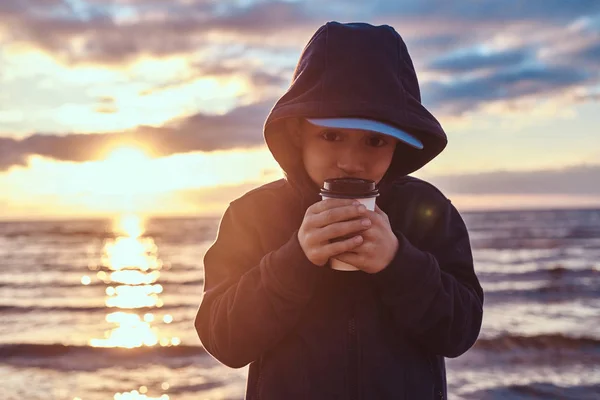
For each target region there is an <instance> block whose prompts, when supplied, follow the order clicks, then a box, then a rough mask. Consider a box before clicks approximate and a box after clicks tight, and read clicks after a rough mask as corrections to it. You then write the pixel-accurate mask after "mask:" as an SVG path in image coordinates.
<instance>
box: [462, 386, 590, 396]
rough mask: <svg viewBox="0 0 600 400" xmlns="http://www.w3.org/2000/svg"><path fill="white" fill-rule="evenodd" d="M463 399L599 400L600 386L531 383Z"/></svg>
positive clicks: (487, 390)
mask: <svg viewBox="0 0 600 400" xmlns="http://www.w3.org/2000/svg"><path fill="white" fill-rule="evenodd" d="M461 398H462V399H465V400H471V399H473V400H482V399H488V400H492V399H513V400H525V399H530V400H534V399H543V400H545V399H561V400H597V399H599V398H600V385H575V386H567V387H565V386H559V385H555V384H553V383H550V382H531V383H529V384H527V385H510V386H498V387H494V388H489V389H483V390H478V391H476V392H471V393H468V394H465V393H461Z"/></svg>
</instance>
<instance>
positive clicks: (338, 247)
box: [320, 235, 363, 259]
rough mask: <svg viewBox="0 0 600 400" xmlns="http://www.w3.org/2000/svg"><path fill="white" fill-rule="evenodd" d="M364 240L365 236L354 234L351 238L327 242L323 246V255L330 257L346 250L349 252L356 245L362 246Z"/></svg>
mask: <svg viewBox="0 0 600 400" xmlns="http://www.w3.org/2000/svg"><path fill="white" fill-rule="evenodd" d="M362 242H363V238H362V236H360V235H356V236H353V237H351V238H349V239H346V240H342V241H341V242H334V243H329V244H326V245H325V246H323V247H321V249H320V251H321V253H322V254H321V255H322V256H323V258H326V259H329V258H331V257H334V256H337V255H338V254H342V253H345V252H349V251H351V250H353V249H355V248H356V247H358V246H360V245H361V243H362Z"/></svg>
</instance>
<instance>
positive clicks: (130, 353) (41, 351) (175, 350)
mask: <svg viewBox="0 0 600 400" xmlns="http://www.w3.org/2000/svg"><path fill="white" fill-rule="evenodd" d="M199 354H206V351H205V350H204V348H203V347H201V346H186V345H179V346H164V347H163V346H143V347H134V348H131V349H129V348H121V347H93V346H76V345H64V344H60V343H53V344H41V343H12V344H2V345H0V359H8V358H14V357H35V358H43V357H62V356H77V357H79V356H85V357H88V356H89V357H94V356H98V357H111V358H121V357H123V358H135V357H147V356H159V357H187V356H195V355H199Z"/></svg>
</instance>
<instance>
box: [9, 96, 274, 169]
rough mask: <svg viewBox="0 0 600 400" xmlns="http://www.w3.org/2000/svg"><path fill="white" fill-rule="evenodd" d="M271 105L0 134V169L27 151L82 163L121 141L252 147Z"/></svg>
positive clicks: (180, 149) (172, 146)
mask: <svg viewBox="0 0 600 400" xmlns="http://www.w3.org/2000/svg"><path fill="white" fill-rule="evenodd" d="M273 104H274V100H269V101H264V102H260V103H255V104H250V105H247V106H241V107H238V108H235V109H233V110H231V111H230V112H228V113H227V114H224V115H207V114H203V113H198V114H195V115H192V116H190V117H187V118H183V119H180V120H177V121H173V122H171V123H169V124H168V125H165V126H164V127H160V128H153V127H148V126H142V127H139V128H137V129H135V130H132V131H128V132H123V133H99V134H76V133H75V134H65V135H57V134H40V133H36V134H33V135H31V136H28V137H26V138H24V139H20V140H19V139H12V138H7V137H0V171H4V170H8V169H9V168H11V167H13V166H25V165H26V164H27V157H28V156H30V155H40V156H44V157H49V158H52V159H55V160H60V161H72V162H84V161H92V160H97V159H99V158H101V157H104V156H105V155H106V154H104V153H103V151H102V150H104V149H108V148H114V147H118V146H123V145H136V146H140V147H144V148H146V147H148V148H150V149H151V152H152V153H153V154H154V155H156V156H167V155H171V154H175V153H187V152H193V151H204V152H209V151H215V150H225V149H233V148H250V147H255V146H259V145H261V144H264V139H263V136H262V126H263V124H264V121H265V118H266V117H267V114H268V112H269V110H270V108H271V107H272V106H273Z"/></svg>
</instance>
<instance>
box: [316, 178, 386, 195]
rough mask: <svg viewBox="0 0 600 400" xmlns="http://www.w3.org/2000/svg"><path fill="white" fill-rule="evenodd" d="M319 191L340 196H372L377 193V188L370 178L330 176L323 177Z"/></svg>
mask: <svg viewBox="0 0 600 400" xmlns="http://www.w3.org/2000/svg"><path fill="white" fill-rule="evenodd" d="M320 193H321V195H328V196H340V197H357V196H359V197H373V196H378V195H379V190H378V189H377V186H376V185H375V182H374V181H372V180H370V179H361V178H331V179H325V182H324V183H323V187H322V188H321V191H320Z"/></svg>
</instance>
